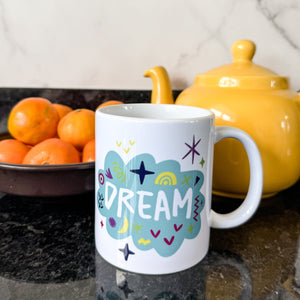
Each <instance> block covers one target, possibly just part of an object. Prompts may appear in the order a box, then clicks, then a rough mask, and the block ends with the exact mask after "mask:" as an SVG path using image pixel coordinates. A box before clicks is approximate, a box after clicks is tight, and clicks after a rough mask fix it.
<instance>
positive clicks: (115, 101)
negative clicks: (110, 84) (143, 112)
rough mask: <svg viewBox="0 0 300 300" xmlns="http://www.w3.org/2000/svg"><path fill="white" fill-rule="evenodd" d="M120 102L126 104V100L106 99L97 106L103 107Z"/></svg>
mask: <svg viewBox="0 0 300 300" xmlns="http://www.w3.org/2000/svg"><path fill="white" fill-rule="evenodd" d="M118 104H124V102H122V101H119V100H108V101H105V102H103V103H101V104H100V105H99V106H98V107H97V108H96V110H97V109H98V108H100V107H103V106H110V105H118Z"/></svg>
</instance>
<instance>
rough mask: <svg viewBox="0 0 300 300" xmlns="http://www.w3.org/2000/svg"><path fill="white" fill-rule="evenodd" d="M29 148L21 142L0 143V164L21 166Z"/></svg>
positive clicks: (11, 140) (5, 141)
mask: <svg viewBox="0 0 300 300" xmlns="http://www.w3.org/2000/svg"><path fill="white" fill-rule="evenodd" d="M29 150H30V147H29V146H27V145H25V144H24V143H22V142H21V141H18V140H14V139H6V140H2V141H0V162H5V163H11V164H21V163H22V162H23V159H24V157H25V155H26V154H27V153H28V151H29Z"/></svg>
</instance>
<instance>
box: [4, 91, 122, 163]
mask: <svg viewBox="0 0 300 300" xmlns="http://www.w3.org/2000/svg"><path fill="white" fill-rule="evenodd" d="M114 102H116V101H114V100H113V101H107V102H105V103H103V104H101V105H99V106H105V105H114V104H120V103H122V102H119V103H114ZM117 102H118V101H117ZM99 106H98V107H99ZM98 107H97V108H98ZM8 131H9V133H10V135H11V136H12V137H13V138H12V139H6V140H2V141H0V162H6V163H17V164H30V165H49V164H69V163H79V162H90V161H95V112H94V111H93V110H90V109H86V108H81V109H74V110H73V109H72V108H71V107H69V106H66V105H62V104H53V103H51V102H50V101H49V100H47V99H45V98H39V97H31V98H26V99H23V100H21V101H19V102H18V103H17V104H16V105H15V106H14V107H13V108H12V110H11V111H10V114H9V117H8Z"/></svg>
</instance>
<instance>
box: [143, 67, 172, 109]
mask: <svg viewBox="0 0 300 300" xmlns="http://www.w3.org/2000/svg"><path fill="white" fill-rule="evenodd" d="M144 76H145V77H150V78H151V79H152V82H153V89H152V94H151V103H156V104H174V99H173V94H172V89H171V83H170V79H169V75H168V73H167V71H166V69H165V68H164V67H162V66H157V67H154V68H151V69H149V70H147V71H146V72H145V73H144Z"/></svg>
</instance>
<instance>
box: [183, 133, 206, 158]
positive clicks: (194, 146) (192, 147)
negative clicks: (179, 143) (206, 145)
mask: <svg viewBox="0 0 300 300" xmlns="http://www.w3.org/2000/svg"><path fill="white" fill-rule="evenodd" d="M200 141H201V139H199V140H198V141H197V142H196V143H195V136H194V135H193V146H191V145H189V144H187V143H185V144H186V145H187V146H188V147H189V148H190V150H189V151H188V152H187V154H186V155H185V156H184V157H183V158H182V159H185V158H186V157H187V156H188V155H189V154H191V153H192V164H193V163H194V158H195V154H196V155H200V153H199V152H198V151H197V150H196V147H197V146H198V144H199V143H200Z"/></svg>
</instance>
